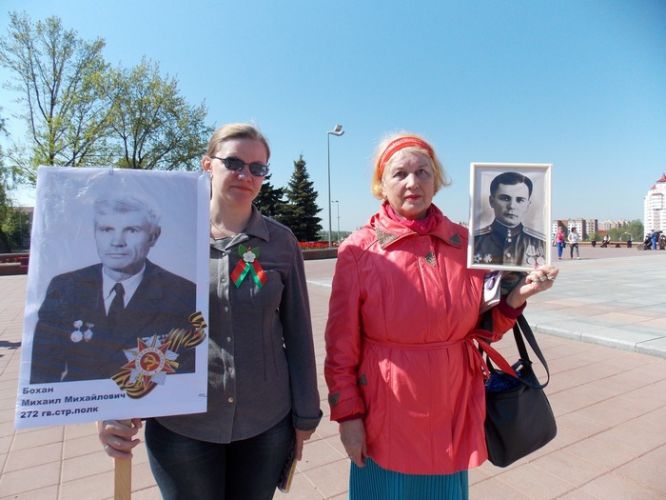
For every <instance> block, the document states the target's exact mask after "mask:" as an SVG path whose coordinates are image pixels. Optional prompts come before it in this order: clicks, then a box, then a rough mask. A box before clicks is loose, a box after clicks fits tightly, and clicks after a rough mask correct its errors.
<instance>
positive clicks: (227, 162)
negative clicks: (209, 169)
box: [211, 156, 268, 177]
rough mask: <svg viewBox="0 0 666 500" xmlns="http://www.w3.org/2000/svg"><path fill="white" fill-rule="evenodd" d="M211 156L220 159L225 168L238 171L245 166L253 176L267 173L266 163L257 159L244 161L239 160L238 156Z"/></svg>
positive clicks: (262, 175) (261, 175)
mask: <svg viewBox="0 0 666 500" xmlns="http://www.w3.org/2000/svg"><path fill="white" fill-rule="evenodd" d="M211 158H215V159H216V160H220V161H221V162H222V163H224V166H225V167H227V169H229V170H231V171H232V172H240V171H241V170H243V169H244V168H245V166H247V167H248V168H249V169H250V173H251V174H252V175H254V176H255V177H264V176H265V175H266V174H268V165H266V164H264V163H260V162H258V161H255V162H252V163H245V162H244V161H243V160H241V159H240V158H236V157H235V156H230V157H229V158H220V157H219V156H211Z"/></svg>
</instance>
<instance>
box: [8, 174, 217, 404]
mask: <svg viewBox="0 0 666 500" xmlns="http://www.w3.org/2000/svg"><path fill="white" fill-rule="evenodd" d="M160 174H162V175H160ZM197 176H198V174H192V173H187V172H162V173H158V172H155V173H149V172H133V171H123V170H114V169H80V168H76V169H75V168H63V167H41V168H40V170H39V176H38V184H37V205H36V207H35V222H34V229H33V239H32V243H33V244H32V247H31V254H30V266H29V275H28V294H27V301H26V319H25V328H24V343H23V345H24V350H25V351H26V352H25V353H24V358H23V362H22V366H21V383H22V385H30V386H34V385H37V384H58V385H59V386H66V387H69V389H66V390H65V393H64V394H66V395H75V394H77V391H78V388H79V387H83V389H82V390H83V392H84V393H86V394H88V393H89V392H90V390H93V389H91V388H92V387H94V390H95V391H98V390H103V391H108V393H109V394H111V395H113V394H115V393H116V392H118V393H123V391H124V393H125V394H124V395H125V396H127V397H129V398H134V399H139V398H141V397H142V396H145V395H146V394H147V393H149V392H151V391H152V390H153V389H154V388H155V387H157V386H159V385H164V384H165V382H166V380H167V378H168V377H171V376H172V375H180V374H192V373H194V372H195V369H196V368H200V367H197V366H196V365H197V363H199V361H200V360H199V359H198V358H197V355H196V345H197V342H196V341H194V340H193V339H195V340H199V341H200V340H202V339H203V338H204V337H205V334H204V332H205V327H204V325H205V321H204V314H206V312H207V311H206V309H207V307H206V306H205V302H206V297H207V290H201V288H202V287H201V286H200V287H199V295H197V283H199V284H200V285H201V284H202V282H205V284H206V285H207V274H206V271H207V269H201V268H202V267H205V266H202V265H201V263H202V262H203V263H205V262H206V256H205V253H203V254H202V250H201V249H200V248H197V247H203V248H204V251H205V236H206V234H205V231H204V234H203V236H201V235H200V234H198V233H200V232H201V231H200V229H201V228H198V225H201V224H199V223H198V222H197V220H198V218H200V217H198V216H197V213H198V212H201V211H202V210H205V206H206V201H207V200H205V199H204V200H201V198H205V197H206V196H207V194H206V193H207V191H206V190H205V189H201V188H200V185H201V184H205V183H206V180H203V181H201V180H200V179H198V178H197ZM198 207H203V209H201V208H198ZM203 217H204V219H203V220H204V222H203V224H205V220H206V219H205V212H203ZM201 240H203V244H200V243H198V242H200V241H201ZM199 254H202V255H203V258H201V256H199V258H197V256H198V255H199ZM202 277H203V279H202ZM197 336H198V337H197ZM199 358H200V356H199ZM204 364H205V362H204ZM80 382H94V385H92V386H85V384H84V385H82V386H77V385H72V386H71V387H70V386H69V385H68V384H66V383H80ZM176 385H177V384H176ZM171 388H172V389H173V386H172V387H171ZM34 391H35V390H32V389H29V390H28V389H26V390H24V391H23V393H24V394H31V393H32V392H34ZM36 391H37V392H39V390H36ZM199 392H201V391H199ZM203 392H204V393H205V386H204V390H203ZM67 397H68V396H65V399H62V400H63V401H67V400H68V399H66V398H67ZM69 397H70V399H69V400H70V401H71V400H72V399H71V396H69ZM20 401H22V402H23V404H26V405H30V404H35V405H36V404H38V403H35V401H38V402H41V401H44V400H34V401H32V402H31V401H30V400H28V399H27V398H23V399H20ZM158 411H159V410H158ZM171 411H172V410H167V412H171ZM24 413H25V412H24ZM46 413H48V411H47V412H46ZM40 416H41V413H40Z"/></svg>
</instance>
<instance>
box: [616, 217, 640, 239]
mask: <svg viewBox="0 0 666 500" xmlns="http://www.w3.org/2000/svg"><path fill="white" fill-rule="evenodd" d="M608 234H609V235H610V237H611V240H612V241H626V240H627V239H628V236H629V235H631V239H632V241H643V234H644V232H643V223H642V222H641V221H640V220H638V219H636V220H632V221H631V222H628V223H626V224H623V225H621V226H620V227H614V228H612V229H609V230H608Z"/></svg>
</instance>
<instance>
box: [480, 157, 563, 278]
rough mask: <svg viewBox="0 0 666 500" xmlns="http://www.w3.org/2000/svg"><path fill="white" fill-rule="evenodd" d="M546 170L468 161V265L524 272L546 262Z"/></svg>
mask: <svg viewBox="0 0 666 500" xmlns="http://www.w3.org/2000/svg"><path fill="white" fill-rule="evenodd" d="M551 168H552V165H551V164H543V163H535V164H527V163H472V164H471V166H470V220H469V242H468V248H467V265H468V267H470V268H479V269H500V270H501V269H504V270H512V271H529V270H531V269H534V268H535V267H537V266H540V265H543V264H550V246H551V234H550V229H549V228H550V192H551V183H550V182H551Z"/></svg>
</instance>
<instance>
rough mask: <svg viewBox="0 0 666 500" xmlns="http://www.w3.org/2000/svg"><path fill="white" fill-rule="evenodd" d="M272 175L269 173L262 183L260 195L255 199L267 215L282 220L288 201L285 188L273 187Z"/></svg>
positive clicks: (259, 207)
mask: <svg viewBox="0 0 666 500" xmlns="http://www.w3.org/2000/svg"><path fill="white" fill-rule="evenodd" d="M270 178H271V175H270V174H269V175H267V176H266V178H265V179H264V182H263V184H262V185H261V190H260V191H259V195H258V196H257V197H256V199H255V200H254V204H255V205H256V207H257V208H258V209H259V210H260V211H261V213H262V214H264V215H265V216H267V217H272V218H273V219H275V220H276V221H278V222H282V216H283V214H284V209H285V206H286V202H285V201H284V199H283V198H284V188H276V187H273V184H271V182H270Z"/></svg>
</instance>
